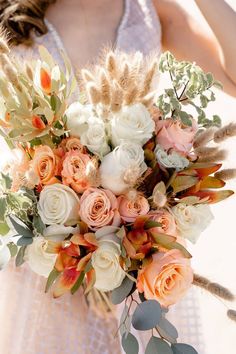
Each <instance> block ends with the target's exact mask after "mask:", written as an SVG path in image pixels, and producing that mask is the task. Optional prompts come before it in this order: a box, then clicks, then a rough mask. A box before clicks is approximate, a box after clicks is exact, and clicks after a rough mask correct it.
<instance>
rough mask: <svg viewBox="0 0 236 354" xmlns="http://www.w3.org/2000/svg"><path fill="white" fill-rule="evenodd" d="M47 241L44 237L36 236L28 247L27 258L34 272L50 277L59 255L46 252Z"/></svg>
mask: <svg viewBox="0 0 236 354" xmlns="http://www.w3.org/2000/svg"><path fill="white" fill-rule="evenodd" d="M46 248H47V241H46V240H45V238H44V237H35V238H34V239H33V243H32V244H31V245H29V246H28V247H27V251H26V254H25V260H26V261H27V263H28V264H29V266H30V268H31V269H32V271H33V272H35V273H37V274H39V275H42V276H44V277H48V275H49V274H50V272H51V271H52V269H53V267H54V264H55V261H56V258H57V255H56V254H51V253H47V252H46Z"/></svg>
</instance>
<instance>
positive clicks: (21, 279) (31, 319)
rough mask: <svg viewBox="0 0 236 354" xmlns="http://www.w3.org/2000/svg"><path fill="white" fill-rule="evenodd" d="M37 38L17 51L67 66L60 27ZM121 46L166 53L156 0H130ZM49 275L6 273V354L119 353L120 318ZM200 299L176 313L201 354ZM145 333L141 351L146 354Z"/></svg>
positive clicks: (1, 324)
mask: <svg viewBox="0 0 236 354" xmlns="http://www.w3.org/2000/svg"><path fill="white" fill-rule="evenodd" d="M47 25H48V29H49V32H48V33H47V34H46V35H44V36H42V37H37V38H36V44H35V45H34V46H33V47H32V48H31V49H27V52H26V50H25V48H23V47H18V48H16V54H17V55H19V56H21V55H22V56H23V57H26V56H27V57H30V56H31V55H34V56H35V54H36V53H37V44H43V45H44V46H46V47H47V48H48V49H49V51H50V53H51V54H52V55H53V56H54V58H55V59H56V60H57V61H58V63H59V64H61V62H62V61H61V56H60V50H61V49H63V50H64V47H63V44H62V42H61V39H60V38H59V36H58V34H57V32H56V30H55V29H54V28H53V26H52V25H51V24H50V23H47ZM116 47H117V48H120V49H122V50H124V51H127V52H129V51H136V50H138V51H141V52H143V53H144V54H148V53H149V52H150V51H153V50H155V51H156V52H157V55H159V53H160V52H161V27H160V22H159V19H158V17H157V15H156V12H155V9H154V7H153V4H152V2H151V1H150V0H146V1H145V0H126V1H125V11H124V15H123V19H122V21H121V23H120V26H119V28H118V30H117V40H116ZM44 286H45V279H44V278H43V277H40V276H37V275H35V274H34V273H33V272H32V271H31V270H30V269H29V268H28V267H27V265H24V266H23V267H21V268H19V269H16V268H15V267H14V265H13V264H12V265H11V266H9V267H8V268H7V269H5V270H3V271H2V272H1V273H0V354H116V353H117V354H118V353H121V348H120V344H119V338H116V339H114V333H115V331H116V326H117V323H116V320H115V319H114V318H113V319H107V320H105V319H101V318H99V317H98V316H97V315H96V314H95V313H94V312H93V311H92V310H90V309H88V307H87V305H86V302H85V300H84V297H83V295H82V294H81V293H80V292H78V293H77V294H75V295H74V296H71V295H69V294H68V295H66V296H64V297H62V298H59V299H57V300H54V299H52V297H51V294H45V293H44ZM197 308H198V301H197V298H196V296H195V294H194V291H192V292H190V294H189V295H188V297H187V298H186V299H185V300H184V301H183V302H182V303H181V304H178V305H177V306H176V307H175V308H173V309H172V310H171V311H170V317H171V319H173V320H174V323H176V325H177V326H178V329H179V334H180V339H181V340H182V341H185V342H187V343H190V344H192V345H193V346H195V347H196V348H197V349H198V351H199V354H203V348H201V347H200V343H202V339H201V336H200V324H199V318H198V309H197ZM144 337H145V336H142V337H140V347H141V348H140V354H142V353H144V349H143V342H144V341H145V338H144Z"/></svg>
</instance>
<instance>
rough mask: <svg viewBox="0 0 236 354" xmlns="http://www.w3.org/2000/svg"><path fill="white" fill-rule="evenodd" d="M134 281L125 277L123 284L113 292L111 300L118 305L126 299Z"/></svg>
mask: <svg viewBox="0 0 236 354" xmlns="http://www.w3.org/2000/svg"><path fill="white" fill-rule="evenodd" d="M133 285H134V282H133V281H132V280H130V279H129V278H128V277H125V279H124V280H123V282H122V284H121V285H120V286H119V287H118V288H116V289H114V290H113V291H112V293H111V301H112V303H113V304H114V305H118V304H120V303H121V302H123V301H124V300H125V298H126V297H127V296H128V295H129V293H130V292H131V290H132V288H133Z"/></svg>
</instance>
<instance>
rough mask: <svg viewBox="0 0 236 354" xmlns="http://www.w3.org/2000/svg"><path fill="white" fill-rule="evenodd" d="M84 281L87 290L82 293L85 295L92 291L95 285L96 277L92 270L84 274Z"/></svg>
mask: <svg viewBox="0 0 236 354" xmlns="http://www.w3.org/2000/svg"><path fill="white" fill-rule="evenodd" d="M86 280H87V288H86V290H85V292H84V294H85V295H86V294H87V293H88V292H89V291H90V290H91V289H92V287H93V286H94V284H95V281H96V275H95V270H94V269H91V270H90V271H89V272H88V273H86Z"/></svg>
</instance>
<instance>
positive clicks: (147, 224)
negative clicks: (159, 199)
mask: <svg viewBox="0 0 236 354" xmlns="http://www.w3.org/2000/svg"><path fill="white" fill-rule="evenodd" d="M154 227H162V224H161V223H159V222H157V221H154V220H150V219H149V220H147V221H146V222H145V225H144V229H145V230H148V229H152V228H154Z"/></svg>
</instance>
